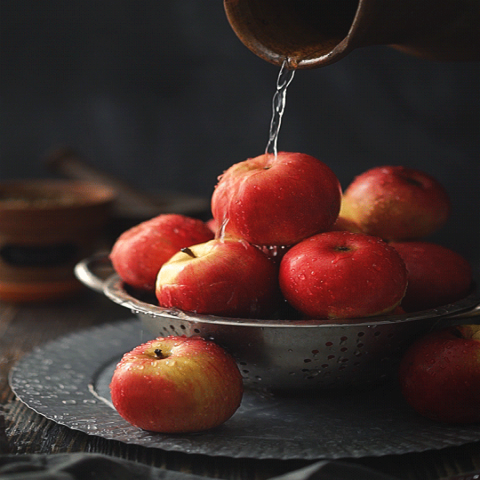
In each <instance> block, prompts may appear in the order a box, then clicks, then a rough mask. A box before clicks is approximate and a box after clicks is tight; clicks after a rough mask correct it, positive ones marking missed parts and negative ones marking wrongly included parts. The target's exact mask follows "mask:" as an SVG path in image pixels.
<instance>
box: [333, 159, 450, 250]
mask: <svg viewBox="0 0 480 480" xmlns="http://www.w3.org/2000/svg"><path fill="white" fill-rule="evenodd" d="M449 214H450V199H449V197H448V194H447V192H446V190H445V188H444V187H443V186H442V185H441V184H440V183H439V182H438V181H437V180H436V179H435V178H433V177H432V176H430V175H428V174H427V173H425V172H423V171H421V170H417V169H413V168H407V167H403V166H380V167H375V168H372V169H370V170H368V171H366V172H364V173H362V174H361V175H359V176H357V177H356V178H355V179H354V180H353V182H352V183H351V184H350V185H349V186H348V187H347V189H346V190H345V192H344V195H343V198H342V205H341V209H340V214H339V216H340V218H342V219H343V220H342V222H350V227H352V228H354V229H356V230H357V231H359V232H363V233H367V234H369V235H375V236H378V237H380V238H383V239H384V240H396V241H402V240H418V239H422V238H425V237H427V236H429V235H430V234H432V233H434V232H435V231H437V230H438V229H439V228H440V227H442V226H443V225H444V224H445V222H446V221H447V219H448V216H449Z"/></svg>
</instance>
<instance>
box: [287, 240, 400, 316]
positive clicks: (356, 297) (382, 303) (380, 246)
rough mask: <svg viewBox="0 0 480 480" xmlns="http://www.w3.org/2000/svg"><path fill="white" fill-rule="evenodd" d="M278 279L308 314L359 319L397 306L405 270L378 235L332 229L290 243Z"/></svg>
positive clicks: (291, 299) (398, 257)
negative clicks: (296, 242) (298, 241)
mask: <svg viewBox="0 0 480 480" xmlns="http://www.w3.org/2000/svg"><path fill="white" fill-rule="evenodd" d="M279 282H280V288H281V290H282V293H283V295H284V296H285V298H286V299H287V300H288V302H289V303H290V304H291V305H292V306H293V307H294V308H295V309H296V310H298V311H300V312H301V313H303V314H304V315H306V316H307V317H309V318H317V319H322V318H330V319H335V318H362V317H369V316H373V315H381V314H386V313H389V312H391V311H392V310H394V309H395V307H397V306H398V305H399V304H400V302H401V300H402V298H403V296H404V294H405V290H406V288H407V270H406V268H405V263H404V262H403V260H402V259H401V257H400V255H399V254H398V252H397V251H396V250H395V249H394V248H393V247H390V246H389V245H388V244H387V243H385V242H384V241H383V240H381V239H380V238H377V237H373V236H370V235H365V234H361V233H351V232H341V231H332V232H325V233H320V234H317V235H314V236H312V237H310V238H307V239H305V240H303V241H302V242H300V243H298V244H297V245H295V246H293V247H292V248H291V249H290V250H289V251H288V252H287V253H286V254H285V256H284V257H283V258H282V260H281V263H280V272H279Z"/></svg>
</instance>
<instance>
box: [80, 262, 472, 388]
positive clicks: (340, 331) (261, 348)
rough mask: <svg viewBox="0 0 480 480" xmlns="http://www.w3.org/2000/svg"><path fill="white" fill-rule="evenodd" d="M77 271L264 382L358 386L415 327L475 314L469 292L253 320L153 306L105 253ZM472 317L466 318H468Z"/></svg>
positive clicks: (250, 380)
mask: <svg viewBox="0 0 480 480" xmlns="http://www.w3.org/2000/svg"><path fill="white" fill-rule="evenodd" d="M75 274H76V276H77V278H78V279H79V280H80V281H81V282H82V283H84V284H85V285H87V286H88V287H90V288H92V289H93V290H96V291H99V292H103V293H104V294H105V295H106V296H107V297H108V298H109V299H111V300H113V301H114V302H115V303H117V304H120V305H122V306H124V307H127V308H129V309H130V310H131V311H132V312H133V313H135V314H136V315H137V316H138V317H139V318H140V319H141V320H142V323H143V326H144V328H145V329H147V330H148V331H149V332H150V333H151V334H152V338H154V337H157V336H168V335H187V336H192V335H200V336H202V337H204V338H206V339H209V340H212V341H214V342H216V343H217V344H219V345H220V346H222V347H224V348H225V349H226V350H227V351H228V352H229V353H230V354H231V355H233V357H234V358H235V359H236V360H237V364H238V366H239V368H240V371H241V372H242V375H243V377H244V382H245V384H246V385H247V386H250V387H252V386H254V387H256V388H257V387H258V388H262V389H268V390H295V389H302V390H305V389H331V388H336V389H338V388H352V387H353V388H359V387H363V386H366V385H371V384H376V383H381V382H382V381H385V380H386V379H388V378H390V377H392V375H394V374H395V372H396V369H397V367H398V363H399V360H400V358H401V356H402V354H403V352H404V351H405V349H406V348H407V347H408V346H409V345H410V344H411V343H412V341H413V340H414V339H415V338H416V337H417V336H418V335H420V334H422V333H425V332H427V331H429V330H432V329H434V328H439V327H441V326H444V325H446V324H453V323H459V322H462V321H465V320H464V318H465V317H470V316H474V315H478V314H480V297H479V296H478V294H476V293H473V294H471V295H470V296H468V297H466V298H464V299H462V300H461V301H459V302H456V303H454V304H450V305H446V306H443V307H440V308H435V309H432V310H427V311H422V312H418V313H415V314H402V315H388V316H378V317H374V318H373V317H372V318H368V319H365V318H363V319H360V320H352V319H345V320H338V321H335V323H333V322H332V321H326V320H308V321H300V320H252V319H236V318H222V317H217V316H211V315H197V314H192V313H187V312H183V311H181V310H177V309H167V308H162V307H158V306H157V305H155V304H154V303H152V302H151V301H145V300H144V299H140V298H137V297H135V296H133V295H132V294H131V293H129V291H128V290H127V289H126V288H125V284H124V283H123V282H122V281H121V280H120V279H119V277H118V276H117V275H116V274H115V273H114V272H113V269H112V267H111V265H110V264H109V261H108V257H107V255H97V256H94V257H90V258H88V259H86V260H84V261H82V262H80V263H79V264H78V265H77V266H76V268H75ZM470 322H471V321H470Z"/></svg>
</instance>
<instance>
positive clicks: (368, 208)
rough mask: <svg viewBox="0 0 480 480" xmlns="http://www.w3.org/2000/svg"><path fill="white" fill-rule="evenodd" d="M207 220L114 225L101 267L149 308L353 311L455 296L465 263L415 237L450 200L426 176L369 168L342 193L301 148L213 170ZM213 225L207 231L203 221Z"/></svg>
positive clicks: (335, 314) (327, 314) (463, 291)
mask: <svg viewBox="0 0 480 480" xmlns="http://www.w3.org/2000/svg"><path fill="white" fill-rule="evenodd" d="M211 206H212V215H213V220H212V222H210V223H209V224H208V225H207V224H205V223H204V222H202V221H200V220H194V219H191V218H188V217H184V216H181V215H160V216H159V217H157V218H154V219H152V220H149V221H147V222H144V223H142V224H140V225H138V226H137V227H134V228H133V229H131V230H130V231H127V232H125V233H124V234H123V235H122V236H120V238H119V239H118V240H117V242H116V243H115V245H114V247H113V249H112V252H111V256H110V257H111V260H112V264H113V266H114V268H115V270H116V271H117V273H118V274H119V275H120V277H121V278H122V279H123V280H124V281H125V282H126V283H127V284H129V285H131V286H133V287H135V288H137V289H143V290H149V291H152V292H155V294H156V298H157V300H158V303H159V305H161V306H164V307H176V308H179V309H181V310H185V311H190V312H196V313H200V314H210V315H218V316H227V317H239V318H271V317H272V316H277V317H278V315H282V314H283V315H284V314H285V311H286V309H285V304H288V306H289V307H293V309H292V310H293V311H294V312H295V314H298V315H299V316H300V317H301V318H304V319H308V318H315V319H328V320H330V321H334V320H335V319H344V318H362V317H369V316H374V315H381V314H387V313H389V312H393V311H395V312H398V311H399V310H398V307H401V308H402V309H403V310H404V311H407V312H412V311H418V310H424V309H429V308H433V307H437V306H439V305H444V304H448V303H451V302H454V301H456V300H458V299H460V298H462V297H464V296H466V295H467V293H468V291H469V289H470V288H471V283H472V272H471V268H470V265H469V263H468V261H467V260H466V259H464V258H463V257H462V256H461V255H459V254H458V253H456V252H454V251H452V250H450V249H449V248H446V247H444V246H441V245H438V244H435V243H432V242H427V241H425V238H426V237H428V236H429V235H431V234H432V233H434V232H435V231H437V230H438V229H439V228H440V227H441V226H443V225H444V224H445V222H446V221H447V219H448V216H449V213H450V201H449V198H448V195H447V193H446V191H445V189H444V187H443V186H442V185H441V184H440V183H439V182H438V181H436V180H435V179H434V178H432V177H431V176H430V175H428V174H426V173H424V172H422V171H419V170H416V169H411V168H406V167H401V166H382V167H376V168H373V169H371V170H369V171H367V172H365V173H363V174H361V175H359V176H358V177H357V178H355V179H354V181H353V182H352V183H351V184H350V185H349V186H348V188H347V189H346V190H345V192H344V193H343V194H342V191H341V187H340V183H339V181H338V179H337V177H336V175H335V174H334V172H333V171H332V170H331V169H330V167H328V166H327V165H326V164H325V163H323V162H321V161H320V160H318V159H316V158H314V157H312V156H310V155H307V154H302V153H292V152H279V153H278V154H277V155H276V156H275V155H273V154H263V155H260V156H258V157H255V158H251V159H248V160H245V161H243V162H240V163H237V164H234V165H232V166H231V167H230V168H229V169H228V170H226V171H225V172H224V173H223V175H221V176H220V177H219V181H218V183H217V185H216V188H215V190H214V193H213V195H212V198H211ZM212 224H213V225H214V227H213V231H212V230H211V228H208V227H209V226H210V227H211V226H212Z"/></svg>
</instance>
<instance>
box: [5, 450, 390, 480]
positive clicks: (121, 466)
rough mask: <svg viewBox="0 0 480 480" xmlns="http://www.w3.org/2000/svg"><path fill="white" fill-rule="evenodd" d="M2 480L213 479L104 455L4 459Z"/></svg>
mask: <svg viewBox="0 0 480 480" xmlns="http://www.w3.org/2000/svg"><path fill="white" fill-rule="evenodd" d="M0 478H1V479H2V480H100V479H101V480H103V479H108V480H180V479H182V480H209V479H210V480H213V479H211V477H204V476H199V475H194V474H188V473H183V472H175V471H171V470H165V469H162V468H157V467H151V466H148V465H144V464H141V463H136V462H132V461H129V460H124V459H120V458H114V457H110V456H107V455H102V454H91V453H65V454H54V455H45V454H41V455H40V454H37V455H3V456H0ZM350 479H351V480H395V478H394V477H391V476H387V475H384V474H382V473H379V472H374V471H373V470H371V469H369V468H366V467H363V466H360V465H354V464H349V463H347V462H337V461H335V462H333V461H332V462H330V461H322V462H317V463H314V464H312V465H310V466H308V467H305V468H302V469H299V470H295V471H293V472H290V473H287V474H285V475H281V476H279V477H275V478H274V479H273V478H272V479H271V480H350Z"/></svg>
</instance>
